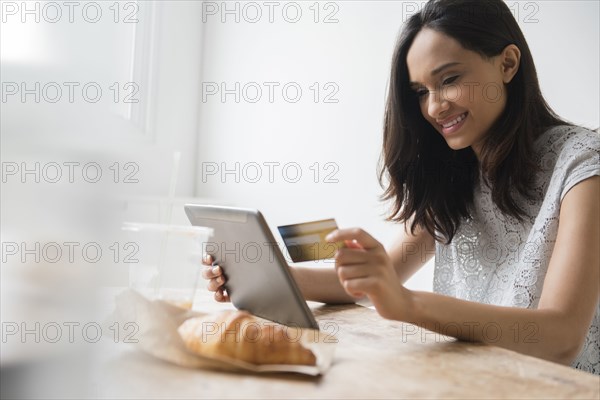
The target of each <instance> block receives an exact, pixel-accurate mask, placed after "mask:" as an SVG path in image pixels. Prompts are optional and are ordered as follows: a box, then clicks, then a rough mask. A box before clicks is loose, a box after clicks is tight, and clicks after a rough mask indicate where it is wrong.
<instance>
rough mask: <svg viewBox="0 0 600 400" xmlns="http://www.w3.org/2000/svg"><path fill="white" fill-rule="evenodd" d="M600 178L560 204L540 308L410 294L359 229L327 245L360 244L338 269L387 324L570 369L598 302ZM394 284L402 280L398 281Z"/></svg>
mask: <svg viewBox="0 0 600 400" xmlns="http://www.w3.org/2000/svg"><path fill="white" fill-rule="evenodd" d="M598 221H600V177H598V176H595V177H592V178H589V179H586V180H584V181H582V182H580V183H579V184H577V185H575V186H574V187H573V188H572V189H571V190H570V191H569V192H568V193H567V195H566V196H565V198H564V199H563V201H562V205H561V210H560V223H559V227H558V235H557V238H556V243H555V247H554V251H553V253H552V258H551V260H550V264H549V267H548V272H547V274H546V278H545V280H544V287H543V291H542V296H541V299H540V302H539V305H538V308H537V309H521V308H513V307H500V306H493V305H486V304H479V303H474V302H469V301H464V300H459V299H455V298H452V297H448V296H442V295H439V294H434V293H424V292H411V291H409V290H407V289H406V288H404V287H403V286H402V285H399V284H398V283H394V281H393V280H391V279H390V277H392V276H394V274H395V271H394V268H393V266H392V262H391V261H390V260H389V259H387V257H386V255H385V251H382V248H381V245H380V244H379V242H377V241H376V240H375V239H373V238H372V237H371V236H370V235H368V234H367V233H366V232H364V231H362V230H360V229H347V230H338V231H334V232H333V233H332V234H331V236H329V237H328V240H331V241H337V240H340V239H344V240H351V239H355V240H357V241H358V243H360V244H361V245H362V247H363V249H341V250H340V251H339V252H338V256H337V257H336V270H337V271H338V277H339V278H340V281H341V282H342V285H343V287H344V288H345V289H346V292H348V293H349V294H350V295H354V296H362V295H365V294H366V295H367V296H368V297H369V298H370V299H371V301H372V302H373V304H374V305H375V307H376V309H377V311H378V312H379V313H380V314H381V315H382V316H383V317H385V318H390V319H397V320H401V321H406V322H410V323H413V324H416V325H419V326H421V327H424V328H426V329H429V330H432V331H435V332H438V333H441V334H445V335H450V336H454V337H457V338H459V339H462V340H469V341H478V342H484V343H490V344H494V345H497V346H501V347H504V348H507V349H511V350H515V351H518V352H521V353H525V354H529V355H533V356H537V357H540V358H544V359H547V360H551V361H555V362H560V363H563V364H569V363H571V362H572V361H573V359H574V358H575V357H576V356H577V354H578V353H579V351H580V348H581V346H582V344H583V341H584V339H585V336H586V334H587V330H588V329H589V326H590V323H591V320H592V318H593V315H594V312H595V309H596V307H597V304H598V300H599V297H600V284H599V281H600V252H599V251H598V244H599V243H600V224H599V223H598ZM396 282H397V280H396Z"/></svg>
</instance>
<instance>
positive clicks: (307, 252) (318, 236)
mask: <svg viewBox="0 0 600 400" xmlns="http://www.w3.org/2000/svg"><path fill="white" fill-rule="evenodd" d="M277 229H278V230H279V233H280V234H281V237H282V238H283V242H284V243H285V247H286V248H287V250H288V252H289V253H290V257H291V258H292V261H293V262H295V263H296V262H302V261H316V260H324V259H327V258H333V256H334V255H335V252H336V251H337V250H338V249H339V248H342V247H345V245H344V242H343V241H342V242H337V243H327V242H326V241H325V236H327V234H328V233H330V232H332V231H334V230H336V229H337V223H336V222H335V219H333V218H332V219H324V220H320V221H312V222H304V223H301V224H294V225H284V226H278V227H277Z"/></svg>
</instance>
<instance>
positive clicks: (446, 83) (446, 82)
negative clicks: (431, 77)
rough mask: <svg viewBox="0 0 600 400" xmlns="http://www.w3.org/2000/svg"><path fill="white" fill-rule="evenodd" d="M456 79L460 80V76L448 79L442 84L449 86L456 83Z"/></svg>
mask: <svg viewBox="0 0 600 400" xmlns="http://www.w3.org/2000/svg"><path fill="white" fill-rule="evenodd" d="M456 79H458V75H455V76H451V77H450V78H448V79H444V82H442V84H444V85H449V84H451V83H452V82H454V81H455V80H456Z"/></svg>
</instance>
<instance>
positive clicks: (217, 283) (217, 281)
mask: <svg viewBox="0 0 600 400" xmlns="http://www.w3.org/2000/svg"><path fill="white" fill-rule="evenodd" d="M224 284H225V278H224V277H222V276H219V277H218V278H213V279H210V280H209V281H208V284H207V285H206V288H207V289H208V290H210V291H211V292H216V291H217V290H219V289H220V288H221V286H223V285H224Z"/></svg>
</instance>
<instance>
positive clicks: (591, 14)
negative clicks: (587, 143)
mask: <svg viewBox="0 0 600 400" xmlns="http://www.w3.org/2000/svg"><path fill="white" fill-rule="evenodd" d="M281 4H282V5H283V4H285V3H281ZM299 4H300V5H301V9H302V13H303V14H302V18H301V19H300V21H299V22H297V23H288V22H286V21H285V19H284V18H283V17H282V8H283V6H282V7H280V8H279V9H275V13H274V14H273V15H274V22H273V23H269V20H268V14H267V12H268V9H267V8H266V7H262V12H263V16H262V19H261V20H259V21H258V22H256V23H250V22H248V20H252V19H254V18H255V15H256V14H255V10H254V9H252V8H247V9H246V12H247V13H246V14H244V12H243V10H244V9H243V6H242V7H241V8H240V11H239V12H240V21H239V22H236V21H235V19H234V17H235V15H234V14H225V15H222V14H221V12H220V11H221V10H222V8H221V7H219V12H218V13H217V14H216V15H212V14H211V13H212V12H213V11H214V8H212V7H213V6H214V3H209V4H208V5H207V4H205V9H204V10H205V11H207V10H208V11H210V13H208V14H207V15H205V17H206V23H205V24H204V53H203V68H202V78H201V81H202V82H204V83H205V89H206V85H208V86H210V87H209V88H210V89H213V87H212V86H211V85H212V84H213V83H216V84H218V85H220V84H221V83H222V82H225V84H226V87H227V88H228V89H233V88H234V84H235V82H240V85H241V86H242V87H243V85H244V84H247V83H251V82H256V83H258V84H259V85H261V86H262V87H263V98H262V99H261V100H259V101H258V102H256V103H252V102H250V101H248V100H252V99H254V98H255V97H256V92H255V91H254V90H252V91H250V89H251V86H248V90H249V91H248V92H247V93H246V95H247V96H246V97H244V96H243V94H244V93H243V91H241V95H242V96H241V98H240V101H239V103H236V101H235V97H234V95H233V94H228V95H226V97H225V101H222V99H221V98H220V96H219V95H210V93H211V92H206V91H205V93H204V94H205V96H206V98H205V100H206V101H204V102H203V103H202V105H201V110H200V113H201V118H200V131H199V151H198V164H199V165H198V173H199V175H198V176H197V177H196V179H197V187H196V194H197V195H201V196H208V197H211V198H213V199H214V200H215V201H217V202H223V203H228V204H233V205H241V206H252V207H257V208H259V209H261V210H262V211H263V212H264V214H265V215H266V217H267V220H268V222H269V224H270V225H271V227H272V228H273V229H274V230H276V229H275V227H276V226H277V225H280V224H288V223H296V222H302V221H308V220H313V219H321V218H328V217H335V218H336V219H337V221H338V224H339V225H340V226H342V227H349V226H360V227H363V228H364V229H365V230H367V231H368V232H370V233H371V234H372V235H373V236H375V237H376V238H377V239H379V240H380V241H381V242H382V243H384V244H385V245H389V244H390V243H391V241H392V240H393V238H394V236H395V235H396V234H397V232H398V230H399V227H398V226H394V225H393V224H391V223H386V222H384V221H383V218H382V213H383V212H385V207H384V205H383V204H381V203H380V202H379V201H378V200H377V196H378V195H379V194H380V193H381V189H380V187H379V186H378V184H377V180H376V175H375V171H376V169H375V168H376V163H377V159H378V156H379V151H380V147H381V136H382V133H381V132H382V118H383V109H384V100H385V95H386V85H387V83H388V73H389V67H390V58H391V55H392V51H393V47H394V43H395V39H396V36H397V33H398V31H399V29H400V27H401V25H402V21H403V20H404V19H406V17H407V16H408V11H410V10H414V9H415V6H416V7H418V6H419V5H420V4H422V2H400V1H378V2H376V1H338V2H335V3H332V4H334V5H336V6H337V7H338V8H339V10H337V12H336V13H335V18H337V19H338V20H339V22H337V23H330V24H326V23H322V22H320V23H315V22H314V20H313V17H314V12H313V10H311V9H309V6H311V5H312V2H311V3H308V2H307V3H299ZM509 5H510V6H511V9H512V10H513V11H514V12H515V15H516V16H517V18H518V21H519V24H520V26H521V27H522V29H523V31H524V33H525V36H526V38H527V39H528V41H529V45H530V47H531V49H532V52H533V54H534V57H535V60H536V63H537V68H538V73H539V78H540V80H541V84H542V87H543V91H544V94H545V96H546V97H547V100H548V101H549V103H550V104H551V105H552V106H553V107H554V109H555V110H556V111H557V112H558V113H559V114H560V115H562V116H564V117H565V118H567V119H569V120H572V121H574V122H577V123H581V124H584V125H586V126H590V127H596V126H598V110H599V104H598V103H599V102H598V91H599V83H598V70H599V68H598V67H599V65H598V59H599V57H598V56H599V54H598V48H599V46H598V37H599V31H598V12H599V9H598V2H591V1H538V2H529V5H527V6H526V5H525V3H523V2H521V3H516V2H509ZM207 7H208V8H207ZM233 9H234V8H233V5H232V6H231V7H230V10H233ZM335 10H336V9H335V8H333V6H331V7H330V8H328V9H324V3H321V15H320V17H321V19H322V18H323V16H324V15H325V14H329V13H331V12H333V11H335ZM292 11H293V10H292V9H289V10H288V14H287V16H288V17H289V18H293V17H294V15H295V13H293V12H292ZM244 15H245V16H246V18H244ZM222 17H223V18H225V22H223V21H222V20H221V18H222ZM536 19H537V20H538V21H537V22H533V23H532V22H531V21H534V20H536ZM526 21H527V22H526ZM263 82H278V83H279V84H280V85H281V86H279V88H281V87H282V86H283V85H284V84H286V83H288V82H295V83H297V84H298V85H300V87H301V88H302V90H303V92H304V93H303V96H302V97H301V99H300V101H298V102H297V103H292V102H289V101H286V100H285V99H284V98H283V97H282V94H281V91H280V90H279V91H278V90H276V91H275V98H274V101H273V102H272V103H271V102H269V101H268V96H267V95H268V92H267V87H266V86H265V85H264V84H263ZM313 82H320V83H321V85H323V84H324V83H326V82H334V83H335V84H336V85H337V86H338V87H339V92H338V93H337V94H336V95H335V98H336V99H337V100H339V101H338V102H337V103H333V104H328V103H323V102H319V103H315V102H314V101H313V100H312V98H311V95H312V93H313V92H311V91H310V89H309V86H310V85H311V84H312V83H313ZM236 162H240V163H241V164H240V173H239V175H240V176H239V182H236V181H235V179H236V176H235V174H226V175H222V174H220V173H217V174H216V175H205V176H203V175H202V171H203V169H204V172H205V173H206V172H212V171H213V170H212V169H210V170H209V169H208V168H213V167H214V164H212V163H217V164H221V163H225V166H226V167H227V168H229V169H233V168H234V167H235V163H236ZM265 162H279V163H281V165H285V164H286V163H293V162H296V163H298V164H299V165H300V167H301V171H302V173H303V176H302V180H301V181H300V182H298V183H290V182H288V181H287V180H286V179H285V177H283V176H282V175H281V173H279V174H276V175H275V176H274V181H273V182H269V181H268V176H267V174H268V172H269V170H268V169H267V166H266V165H265V166H263V168H262V173H263V177H262V179H261V180H259V181H258V182H257V183H251V182H250V181H251V180H253V179H255V173H256V168H254V167H253V166H252V164H249V163H258V164H260V165H263V163H265ZM315 162H319V163H320V164H321V165H323V164H324V163H326V162H332V163H335V165H336V166H337V167H338V168H339V170H338V171H337V173H336V174H335V177H336V178H337V179H338V180H339V182H338V183H324V182H323V179H322V177H321V179H320V181H319V182H318V183H315V182H312V181H311V178H312V177H313V175H312V174H313V171H312V170H310V168H309V167H310V166H311V165H312V164H313V163H315ZM245 163H246V164H245ZM245 165H246V166H247V170H246V172H247V177H248V178H249V179H244V175H243V167H244V166H245ZM219 167H221V165H219ZM220 170H221V168H220ZM277 171H281V170H277ZM221 172H222V170H221ZM289 172H290V174H289V175H290V176H288V177H287V178H288V180H292V179H293V178H294V176H295V174H292V170H289ZM322 172H323V171H322ZM431 275H432V268H431V263H430V264H429V265H428V267H427V268H425V269H424V270H423V271H421V272H420V273H419V274H417V275H416V276H415V277H414V278H413V279H412V280H411V282H410V283H409V286H411V287H415V288H424V289H428V288H431Z"/></svg>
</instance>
